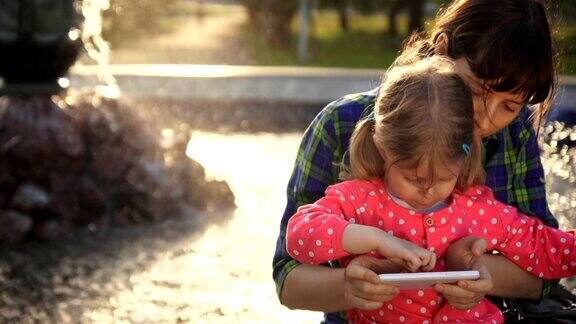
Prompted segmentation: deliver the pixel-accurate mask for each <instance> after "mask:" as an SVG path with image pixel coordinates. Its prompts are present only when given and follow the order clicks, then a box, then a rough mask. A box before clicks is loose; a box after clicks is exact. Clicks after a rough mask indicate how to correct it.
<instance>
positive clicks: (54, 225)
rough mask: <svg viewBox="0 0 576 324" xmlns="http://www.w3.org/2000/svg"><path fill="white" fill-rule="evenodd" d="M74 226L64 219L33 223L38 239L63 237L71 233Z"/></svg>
mask: <svg viewBox="0 0 576 324" xmlns="http://www.w3.org/2000/svg"><path fill="white" fill-rule="evenodd" d="M73 229H74V226H73V225H72V224H71V223H70V222H68V221H65V220H50V221H46V222H39V223H38V224H36V225H35V228H34V234H36V236H37V237H38V238H40V239H56V238H63V237H65V236H66V235H68V234H70V233H72V231H73Z"/></svg>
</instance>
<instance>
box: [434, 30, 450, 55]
mask: <svg viewBox="0 0 576 324" xmlns="http://www.w3.org/2000/svg"><path fill="white" fill-rule="evenodd" d="M434 54H435V55H444V56H446V55H448V36H447V35H446V33H440V34H438V35H437V36H436V38H435V39H434Z"/></svg>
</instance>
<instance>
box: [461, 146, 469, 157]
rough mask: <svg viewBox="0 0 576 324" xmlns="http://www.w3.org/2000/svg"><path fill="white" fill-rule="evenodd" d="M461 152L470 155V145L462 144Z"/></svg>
mask: <svg viewBox="0 0 576 324" xmlns="http://www.w3.org/2000/svg"><path fill="white" fill-rule="evenodd" d="M462 150H463V151H464V153H465V154H466V155H470V145H468V144H462Z"/></svg>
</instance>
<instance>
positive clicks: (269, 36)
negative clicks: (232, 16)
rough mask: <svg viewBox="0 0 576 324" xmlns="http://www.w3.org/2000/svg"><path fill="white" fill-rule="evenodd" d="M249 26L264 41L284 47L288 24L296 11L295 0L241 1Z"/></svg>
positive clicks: (287, 36)
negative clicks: (246, 13) (246, 12)
mask: <svg viewBox="0 0 576 324" xmlns="http://www.w3.org/2000/svg"><path fill="white" fill-rule="evenodd" d="M242 4H243V5H244V6H245V7H246V10H247V11H248V17H249V19H250V24H251V25H252V27H253V28H254V29H255V30H256V32H257V33H259V34H260V35H261V36H262V37H264V39H265V40H266V41H268V42H269V43H271V44H273V45H275V46H279V47H286V46H287V44H288V43H289V40H290V30H289V27H290V22H291V21H292V18H293V17H294V15H295V14H296V12H297V11H298V1H295V0H290V1H286V0H242Z"/></svg>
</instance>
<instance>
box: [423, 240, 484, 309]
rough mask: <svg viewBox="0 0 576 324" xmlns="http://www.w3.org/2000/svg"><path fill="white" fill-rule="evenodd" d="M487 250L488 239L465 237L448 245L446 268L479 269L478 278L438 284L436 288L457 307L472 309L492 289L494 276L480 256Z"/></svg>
mask: <svg viewBox="0 0 576 324" xmlns="http://www.w3.org/2000/svg"><path fill="white" fill-rule="evenodd" d="M485 252H486V241H485V240H483V239H479V238H475V237H465V238H462V239H460V240H459V241H457V242H455V243H453V244H452V245H451V246H450V247H448V250H447V253H446V270H477V271H478V272H480V278H479V279H478V280H460V281H458V282H457V283H456V284H437V285H435V286H434V289H436V291H437V292H438V293H439V294H442V295H443V297H444V298H446V300H447V301H448V303H449V304H450V305H452V306H454V307H455V308H457V309H462V310H465V309H470V308H472V307H474V306H475V305H476V304H477V303H478V302H479V301H480V300H482V299H484V296H485V295H486V294H487V293H489V292H490V291H491V290H492V286H493V283H492V276H491V275H490V272H489V271H488V268H487V267H486V266H485V265H484V264H483V263H482V262H481V260H480V257H481V256H482V255H484V253H485Z"/></svg>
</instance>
